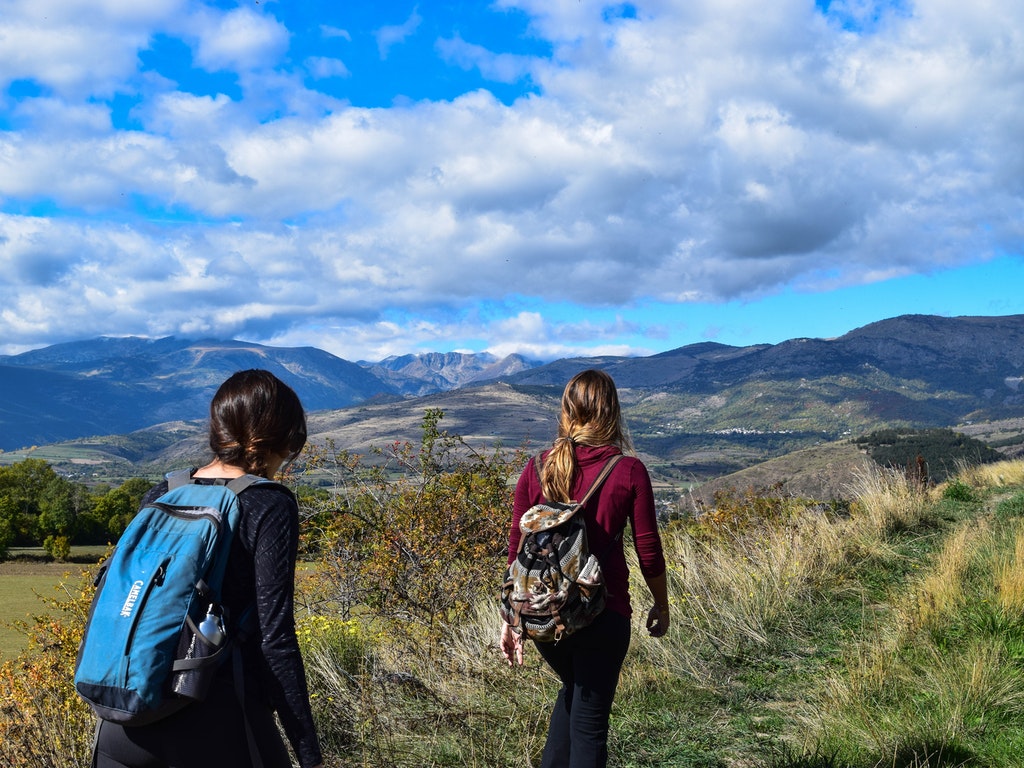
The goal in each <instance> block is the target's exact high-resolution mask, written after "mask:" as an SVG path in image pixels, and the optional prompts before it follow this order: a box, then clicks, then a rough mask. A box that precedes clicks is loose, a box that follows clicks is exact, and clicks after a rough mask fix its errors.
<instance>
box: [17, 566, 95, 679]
mask: <svg viewBox="0 0 1024 768" xmlns="http://www.w3.org/2000/svg"><path fill="white" fill-rule="evenodd" d="M104 551H105V548H103V547H77V548H75V550H74V551H73V552H72V560H73V562H67V563H54V562H48V561H47V560H46V559H45V557H44V555H43V551H42V550H41V549H15V550H12V551H11V553H10V554H11V557H12V559H11V560H8V561H6V562H0V661H3V660H5V659H11V658H13V657H14V656H16V655H17V654H18V653H19V652H20V651H22V650H24V648H25V636H24V634H22V633H21V632H19V631H18V629H17V628H16V627H15V626H14V623H15V622H17V621H24V620H26V619H28V617H30V616H34V615H36V614H39V613H42V612H44V611H46V610H47V606H46V604H45V603H44V602H43V600H42V599H40V598H41V597H43V598H46V597H55V596H56V595H57V589H58V587H59V585H60V584H61V583H62V582H64V581H67V580H69V579H71V580H74V581H77V579H78V574H79V573H80V572H81V571H82V570H83V569H85V568H88V567H89V566H90V564H92V563H95V562H97V561H98V560H99V558H100V557H101V556H102V554H103V552H104Z"/></svg>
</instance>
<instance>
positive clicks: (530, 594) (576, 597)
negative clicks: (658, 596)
mask: <svg viewBox="0 0 1024 768" xmlns="http://www.w3.org/2000/svg"><path fill="white" fill-rule="evenodd" d="M621 458H622V455H621V454H618V455H616V456H612V457H611V458H610V459H608V461H607V462H606V463H605V465H604V467H602V468H601V473H600V474H599V475H598V476H597V479H596V480H594V484H593V485H591V486H590V490H588V491H587V493H586V495H585V496H584V497H583V499H582V501H578V502H576V501H570V502H567V503H563V502H557V501H547V502H544V503H541V504H536V505H534V506H532V507H530V509H528V510H526V512H524V513H523V516H522V518H521V519H520V521H519V530H520V532H521V533H522V537H521V538H520V540H519V551H518V553H517V554H516V558H515V560H513V561H512V563H511V564H510V565H509V566H508V568H507V569H506V571H505V579H504V584H503V585H502V589H501V608H500V610H501V616H502V618H503V619H504V620H505V622H506V623H508V624H509V625H511V626H512V627H513V628H516V629H517V630H519V631H520V632H521V633H523V634H525V635H526V636H527V637H529V638H532V639H534V640H536V641H538V642H548V643H549V642H555V641H557V640H559V639H561V638H562V637H565V636H567V635H571V634H572V633H573V632H576V631H577V630H580V629H582V628H583V627H586V626H588V625H589V624H590V623H591V622H592V621H593V620H594V619H595V618H596V617H597V615H598V614H600V613H601V611H602V610H604V603H605V595H606V593H607V588H606V587H605V584H604V576H603V574H602V572H601V564H600V563H599V562H598V560H597V558H596V557H595V556H594V555H593V554H592V553H591V552H590V549H589V547H588V546H587V525H586V521H585V520H584V517H583V515H582V514H578V513H580V512H582V510H583V508H584V506H585V505H586V503H587V501H588V500H589V499H590V498H591V496H593V495H594V493H596V492H597V490H598V488H600V487H601V484H602V483H603V482H604V481H605V479H606V478H607V477H608V475H609V474H610V473H611V471H612V469H613V468H614V467H615V465H616V464H617V463H618V461H619V459H621ZM535 465H536V467H537V474H538V476H539V475H540V470H541V458H540V456H539V455H538V456H537V457H536V461H535Z"/></svg>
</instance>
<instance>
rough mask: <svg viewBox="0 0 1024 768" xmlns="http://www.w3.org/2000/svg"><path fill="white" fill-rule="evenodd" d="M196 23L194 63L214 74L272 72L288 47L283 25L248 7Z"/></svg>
mask: <svg viewBox="0 0 1024 768" xmlns="http://www.w3.org/2000/svg"><path fill="white" fill-rule="evenodd" d="M196 21H197V23H195V24H194V25H193V32H194V34H195V35H196V36H197V37H198V45H197V48H196V51H195V62H196V64H198V65H199V66H201V67H204V68H206V69H209V70H211V71H215V70H219V69H229V70H249V69H272V68H273V67H274V66H276V65H277V64H278V63H279V61H280V58H281V56H282V55H283V54H284V52H285V50H287V47H288V30H287V29H285V27H284V26H283V25H282V24H281V23H280V22H278V21H277V20H276V19H274V18H273V17H272V16H268V15H265V14H260V13H257V12H256V11H253V10H252V9H251V8H248V7H246V6H242V7H241V8H237V9H235V10H232V11H229V12H228V13H226V14H223V15H217V16H213V15H201V16H198V17H197V19H196Z"/></svg>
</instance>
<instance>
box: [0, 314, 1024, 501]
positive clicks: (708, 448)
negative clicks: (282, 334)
mask: <svg viewBox="0 0 1024 768" xmlns="http://www.w3.org/2000/svg"><path fill="white" fill-rule="evenodd" d="M253 367H260V368H267V369H269V370H271V371H273V372H274V373H276V374H277V375H279V376H280V377H281V378H282V379H284V380H285V381H287V382H288V383H289V384H291V385H292V386H293V387H294V388H295V390H296V391H297V392H298V393H299V395H300V397H301V398H302V400H303V403H304V404H305V406H306V408H307V410H309V411H310V412H311V413H310V430H311V435H313V436H316V435H319V436H321V437H332V438H334V439H335V440H338V441H340V442H339V444H340V445H344V446H346V447H354V448H357V449H360V450H365V449H368V447H369V446H371V445H373V444H377V445H379V444H382V443H386V442H389V441H391V440H393V439H415V438H416V436H417V429H418V426H419V423H420V420H421V418H422V415H423V411H424V410H425V409H426V408H441V409H442V410H444V411H445V414H446V415H445V422H444V423H443V424H442V426H444V427H445V428H447V429H449V430H450V431H453V432H457V433H459V434H461V435H463V436H467V437H472V438H473V439H475V440H478V441H483V442H488V441H490V442H492V443H493V442H496V441H498V442H501V443H502V444H503V445H506V446H515V445H521V444H525V443H530V442H533V443H538V442H540V443H542V442H544V441H547V440H550V438H551V436H552V434H553V431H554V419H555V416H556V413H557V408H558V397H559V395H560V393H561V389H562V387H563V386H564V384H565V382H566V381H567V380H568V379H569V378H570V377H571V376H572V375H573V374H575V373H576V372H578V371H580V370H582V369H584V368H588V367H599V368H603V369H605V370H607V371H608V372H609V373H610V374H611V375H612V376H613V377H614V379H615V381H616V383H617V384H618V387H619V390H620V397H621V399H622V403H623V410H624V412H625V414H626V418H627V422H628V424H629V427H630V430H631V433H632V436H633V439H634V442H635V443H636V446H637V449H638V451H639V452H640V453H641V455H643V456H644V457H645V458H646V459H647V460H648V461H649V462H650V463H651V464H652V468H653V469H655V470H656V471H657V473H658V474H659V476H660V477H662V478H664V479H666V480H669V481H671V480H685V479H688V478H690V479H692V478H696V479H706V478H709V477H715V476H719V475H722V474H725V473H728V472H733V471H737V470H740V469H743V468H745V467H749V466H751V465H752V464H755V463H757V462H759V461H763V460H765V459H767V458H771V457H774V456H779V455H782V454H785V453H788V452H791V451H795V450H800V449H806V448H808V447H810V446H813V445H817V444H821V443H827V442H832V441H836V440H840V439H842V438H844V437H846V436H850V435H857V434H861V433H863V432H865V431H867V430H871V429H876V428H879V427H889V426H913V427H954V426H957V425H968V424H969V423H974V424H975V425H977V424H979V423H1008V424H1014V423H1016V422H1013V421H1007V420H1014V419H1020V418H1022V417H1024V386H1022V381H1024V315H1012V316H996V317H955V318H949V317H940V316H932V315H905V316H900V317H894V318H891V319H888V320H882V321H879V322H876V323H872V324H870V325H867V326H864V327H862V328H857V329H854V330H851V331H850V332H848V333H846V334H844V335H843V336H840V337H837V338H833V339H813V338H797V339H791V340H788V341H784V342H781V343H778V344H756V345H751V346H745V347H736V346H728V345H724V344H718V343H713V342H704V343H698V344H692V345H687V346H684V347H680V348H678V349H673V350H669V351H666V352H662V353H660V354H656V355H651V356H646V357H614V356H603V357H579V358H567V359H562V360H556V361H554V362H550V363H546V364H541V363H540V362H538V361H534V360H529V359H526V358H523V357H520V356H510V357H507V358H504V359H497V358H494V357H492V356H489V355H474V354H463V353H446V354H443V353H434V354H428V355H407V356H403V357H396V358H389V359H388V360H384V361H379V362H366V361H361V362H358V363H356V362H350V361H346V360H343V359H341V358H338V357H336V356H334V355H331V354H329V353H327V352H324V351H322V350H319V349H315V348H309V347H303V348H278V347H270V346H263V345H259V344H252V343H247V342H240V341H223V340H200V341H194V340H185V339H177V338H164V339H158V340H149V339H141V338H99V339H90V340H84V341H79V342H69V343H64V344H58V345H54V346H50V347H46V348H43V349H38V350H33V351H30V352H25V353H22V354H20V355H9V356H0V449H3V450H5V451H14V450H16V449H19V448H24V447H25V446H33V445H34V446H42V445H48V444H54V443H65V442H68V441H77V442H79V443H81V442H82V441H83V440H87V439H90V440H91V439H92V438H91V437H90V436H110V435H122V436H123V435H128V434H137V435H138V437H137V438H136V439H135V440H134V442H132V441H131V440H127V441H126V440H124V439H122V440H120V441H118V444H119V445H121V446H122V447H121V449H120V450H121V453H122V455H125V456H127V457H128V458H130V459H131V460H133V461H149V460H153V461H165V460H166V459H167V455H166V454H164V453H161V451H167V450H171V449H172V448H171V446H172V444H173V443H174V442H175V440H176V439H177V438H179V437H180V438H181V439H185V440H186V443H188V441H189V440H192V441H194V440H195V439H196V434H199V433H201V431H202V429H201V421H202V420H203V419H204V418H205V415H206V411H207V407H208V404H209V400H210V397H211V396H212V394H213V392H214V390H215V389H216V387H217V386H218V385H219V383H220V382H221V381H223V379H224V378H226V377H227V376H228V375H229V374H230V373H231V372H233V371H235V370H239V369H242V368H253ZM183 425H188V426H187V427H185V426H183ZM1009 429H1010V431H1011V432H1012V431H1013V429H1015V428H1014V427H1010V428H1009ZM181 430H184V432H182V431H181ZM161 433H162V434H163V435H164V439H155V438H154V435H157V434H161ZM186 433H187V434H186ZM991 435H992V436H995V437H999V438H1002V439H1004V440H1005V438H1006V437H1007V435H1006V434H1005V433H1004V432H1000V431H999V430H998V429H996V428H993V429H992V430H991ZM169 436H174V437H175V439H174V440H172V439H171V437H169ZM186 438H187V439H186ZM1010 438H1011V439H1010V440H1009V443H1013V440H1012V434H1011V435H1010ZM93 442H96V441H95V440H93ZM108 442H109V441H108ZM128 444H131V446H130V447H125V446H126V445H128ZM188 444H189V445H191V447H192V449H195V444H194V443H188ZM199 445H200V446H201V440H200V443H199ZM145 446H150V447H151V448H152V450H150V449H147V448H146V447H145ZM175 450H178V451H179V452H180V451H182V450H185V449H184V448H182V447H181V446H179V447H178V448H177V449H175Z"/></svg>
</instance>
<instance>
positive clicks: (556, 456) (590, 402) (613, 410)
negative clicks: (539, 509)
mask: <svg viewBox="0 0 1024 768" xmlns="http://www.w3.org/2000/svg"><path fill="white" fill-rule="evenodd" d="M577 445H591V446H601V445H615V446H618V447H619V449H621V450H622V451H628V450H631V449H632V444H631V442H630V439H629V435H628V434H627V432H626V428H625V426H624V424H623V422H622V411H621V410H620V408H619V394H618V392H617V391H616V389H615V382H614V381H612V377H611V376H609V375H608V374H607V373H605V372H604V371H599V370H596V369H589V370H586V371H582V372H580V373H577V374H576V375H575V376H573V377H572V378H571V379H570V380H569V383H568V384H566V385H565V391H564V392H562V411H561V414H560V415H559V418H558V437H557V438H556V439H555V443H554V446H553V447H552V448H551V451H550V453H548V455H547V458H545V460H544V468H543V470H542V471H541V491H542V493H543V494H544V498H545V499H547V500H548V501H571V500H572V499H571V498H570V494H571V493H572V483H573V480H574V479H575V477H576V471H577V469H578V464H577V461H576V446H577Z"/></svg>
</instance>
